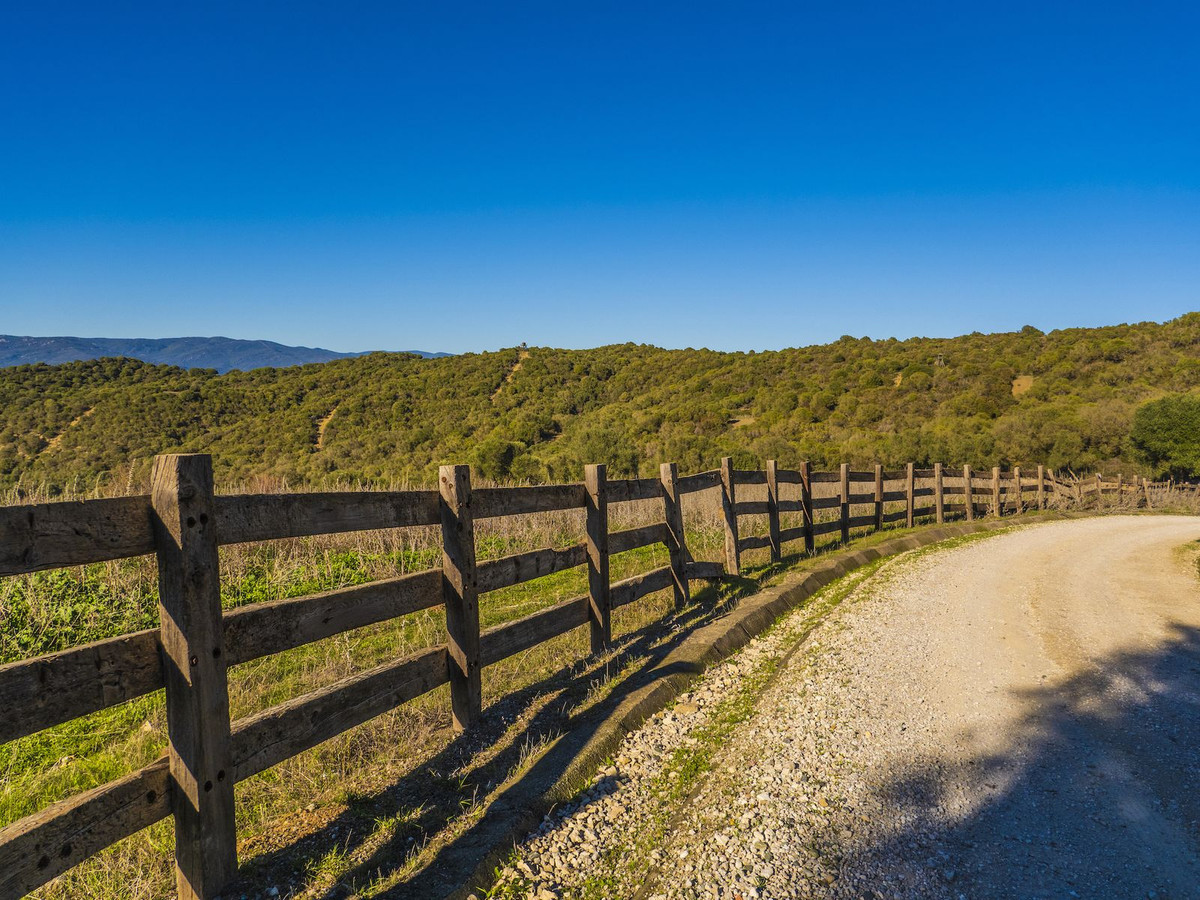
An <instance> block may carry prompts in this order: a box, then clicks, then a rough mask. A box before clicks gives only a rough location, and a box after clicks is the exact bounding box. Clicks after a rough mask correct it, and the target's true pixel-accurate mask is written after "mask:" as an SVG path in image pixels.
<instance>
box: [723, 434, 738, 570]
mask: <svg viewBox="0 0 1200 900" xmlns="http://www.w3.org/2000/svg"><path fill="white" fill-rule="evenodd" d="M736 499H737V486H736V485H735V484H734V481H733V458H732V457H729V456H726V457H725V458H724V459H722V460H721V512H722V513H724V514H725V574H726V575H740V574H741V573H742V566H741V559H742V554H741V551H740V550H738V524H737V512H736V510H735V507H734V503H735V501H736Z"/></svg>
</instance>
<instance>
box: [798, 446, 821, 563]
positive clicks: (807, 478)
mask: <svg viewBox="0 0 1200 900" xmlns="http://www.w3.org/2000/svg"><path fill="white" fill-rule="evenodd" d="M800 515H801V516H802V518H803V527H804V552H805V553H812V552H813V551H814V550H816V547H817V539H816V535H814V534H813V505H812V464H811V463H809V461H808V460H807V459H806V460H805V461H804V462H802V463H800Z"/></svg>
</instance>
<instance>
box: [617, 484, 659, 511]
mask: <svg viewBox="0 0 1200 900" xmlns="http://www.w3.org/2000/svg"><path fill="white" fill-rule="evenodd" d="M606 491H607V492H608V502H609V505H612V504H613V503H629V502H632V501H634V500H657V499H658V498H659V497H661V496H662V483H661V482H659V480H658V479H657V478H625V479H621V480H617V479H614V480H612V481H610V482H609V483H608V486H607V488H606Z"/></svg>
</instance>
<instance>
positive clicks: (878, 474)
mask: <svg viewBox="0 0 1200 900" xmlns="http://www.w3.org/2000/svg"><path fill="white" fill-rule="evenodd" d="M882 527H883V465H882V464H880V463H876V464H875V530H876V531H878V530H879V529H881V528H882Z"/></svg>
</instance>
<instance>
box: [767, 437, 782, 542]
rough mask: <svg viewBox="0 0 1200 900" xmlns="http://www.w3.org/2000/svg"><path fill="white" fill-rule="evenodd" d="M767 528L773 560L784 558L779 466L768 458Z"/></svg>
mask: <svg viewBox="0 0 1200 900" xmlns="http://www.w3.org/2000/svg"><path fill="white" fill-rule="evenodd" d="M767 529H768V531H769V532H770V535H771V562H779V561H780V560H781V559H783V548H782V547H781V546H780V541H779V467H778V466H777V465H776V463H775V460H773V459H768V460H767Z"/></svg>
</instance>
